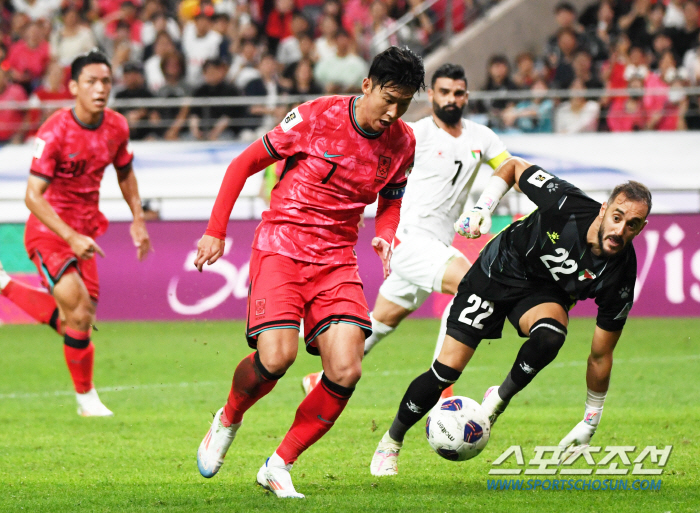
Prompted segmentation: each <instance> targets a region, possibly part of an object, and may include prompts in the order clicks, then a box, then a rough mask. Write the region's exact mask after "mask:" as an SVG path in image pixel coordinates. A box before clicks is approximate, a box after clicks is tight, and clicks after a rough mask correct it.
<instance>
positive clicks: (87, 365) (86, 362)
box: [63, 328, 95, 394]
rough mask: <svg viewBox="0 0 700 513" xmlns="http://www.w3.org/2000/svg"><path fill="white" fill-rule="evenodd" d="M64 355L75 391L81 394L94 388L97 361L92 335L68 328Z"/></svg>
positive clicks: (64, 343)
mask: <svg viewBox="0 0 700 513" xmlns="http://www.w3.org/2000/svg"><path fill="white" fill-rule="evenodd" d="M63 354H64V355H65V357H66V364H68V370H69V371H70V376H71V378H72V379H73V386H74V387H75V391H76V392H77V393H79V394H84V393H86V392H89V391H90V389H91V388H92V369H93V365H94V359H95V346H93V345H92V342H90V333H89V332H83V331H77V330H74V329H71V328H66V335H65V338H64V342H63Z"/></svg>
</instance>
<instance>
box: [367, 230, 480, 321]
mask: <svg viewBox="0 0 700 513" xmlns="http://www.w3.org/2000/svg"><path fill="white" fill-rule="evenodd" d="M455 258H464V259H465V260H466V257H465V256H464V255H463V254H462V253H461V252H460V251H459V250H458V249H457V248H454V247H452V246H447V245H445V244H443V243H442V242H440V241H439V240H437V239H429V238H427V237H410V238H409V237H406V239H405V240H401V242H400V243H399V244H398V245H397V246H396V248H395V249H394V254H393V256H392V257H391V274H390V275H389V277H388V278H387V279H386V280H385V281H384V283H382V286H381V287H380V288H379V293H380V294H381V295H382V296H383V297H384V298H386V299H388V300H389V301H391V302H392V303H394V304H397V305H399V306H401V307H403V308H405V309H406V310H411V311H413V310H416V309H417V308H418V307H420V305H422V304H423V303H424V302H425V300H426V299H428V296H429V295H430V293H431V292H433V291H435V292H442V279H443V278H444V276H445V271H446V270H447V266H448V265H449V263H450V262H451V261H452V260H453V259H455Z"/></svg>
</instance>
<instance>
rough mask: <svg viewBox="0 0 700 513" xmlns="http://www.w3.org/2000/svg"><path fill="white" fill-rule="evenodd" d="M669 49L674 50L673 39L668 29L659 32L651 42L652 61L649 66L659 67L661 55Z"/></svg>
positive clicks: (652, 67)
mask: <svg viewBox="0 0 700 513" xmlns="http://www.w3.org/2000/svg"><path fill="white" fill-rule="evenodd" d="M669 50H673V41H671V38H670V37H669V35H668V32H667V31H663V32H659V33H658V34H656V35H655V36H654V39H653V40H652V43H651V61H650V63H649V67H650V68H651V69H658V67H659V62H660V60H661V56H662V55H663V54H664V53H666V52H667V51H669Z"/></svg>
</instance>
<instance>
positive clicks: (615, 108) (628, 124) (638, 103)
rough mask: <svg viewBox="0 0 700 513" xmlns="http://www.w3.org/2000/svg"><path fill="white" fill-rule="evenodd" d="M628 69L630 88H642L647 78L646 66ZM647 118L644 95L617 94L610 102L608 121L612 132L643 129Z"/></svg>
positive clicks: (627, 75)
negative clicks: (643, 101)
mask: <svg viewBox="0 0 700 513" xmlns="http://www.w3.org/2000/svg"><path fill="white" fill-rule="evenodd" d="M628 69H629V70H630V71H629V72H627V73H626V78H627V85H628V89H642V88H643V87H644V80H645V78H646V74H644V71H643V70H644V68H641V69H639V68H637V67H634V68H628ZM646 73H648V71H647V72H646ZM645 118H646V116H645V113H644V106H643V104H642V97H641V96H640V95H638V94H629V93H628V94H626V95H624V96H616V97H614V98H613V99H612V101H611V102H610V109H609V111H608V120H607V122H608V128H609V129H610V131H611V132H631V131H637V130H643V129H644V122H645Z"/></svg>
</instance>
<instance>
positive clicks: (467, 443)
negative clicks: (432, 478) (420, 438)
mask: <svg viewBox="0 0 700 513" xmlns="http://www.w3.org/2000/svg"><path fill="white" fill-rule="evenodd" d="M490 433H491V424H490V423H489V418H488V416H487V415H486V413H485V412H484V410H483V409H482V408H481V405H480V404H479V403H477V402H476V401H474V400H473V399H469V398H468V397H459V396H455V397H448V398H447V399H444V400H442V401H440V402H439V403H437V405H435V408H433V409H432V410H431V411H430V414H429V415H428V420H427V421H426V423H425V436H426V437H427V438H428V443H429V444H430V447H432V448H433V449H434V450H435V452H436V453H438V454H439V455H440V456H442V457H443V458H445V459H446V460H450V461H464V460H470V459H472V458H473V457H475V456H477V455H478V454H479V453H480V452H481V451H483V450H484V447H486V444H487V443H488V441H489V435H490Z"/></svg>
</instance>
